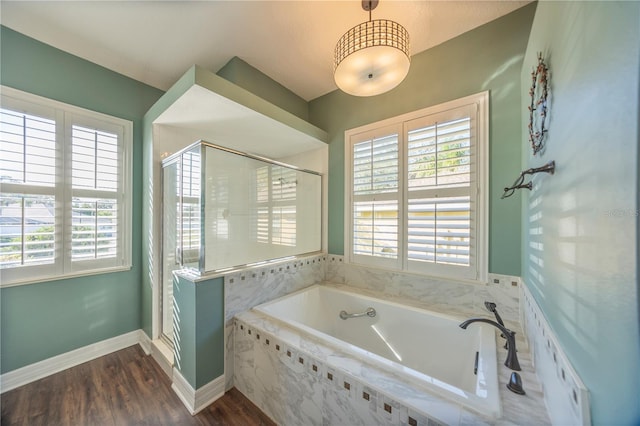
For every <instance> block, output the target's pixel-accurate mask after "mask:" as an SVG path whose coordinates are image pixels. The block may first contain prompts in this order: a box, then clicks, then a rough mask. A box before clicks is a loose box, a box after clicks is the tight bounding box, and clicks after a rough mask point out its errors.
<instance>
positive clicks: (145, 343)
mask: <svg viewBox="0 0 640 426" xmlns="http://www.w3.org/2000/svg"><path fill="white" fill-rule="evenodd" d="M138 336H139V339H138V343H140V347H141V348H142V350H143V351H144V354H145V355H151V339H150V338H149V336H147V333H145V332H144V331H143V330H142V329H140V330H138Z"/></svg>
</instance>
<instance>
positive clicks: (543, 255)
mask: <svg viewBox="0 0 640 426" xmlns="http://www.w3.org/2000/svg"><path fill="white" fill-rule="evenodd" d="M639 23H640V3H639V2H541V3H540V4H539V5H538V8H537V10H536V15H535V19H534V22H533V26H532V31H531V36H530V38H529V45H528V48H527V52H526V57H525V61H524V64H525V66H524V67H523V70H522V77H521V78H522V83H523V84H522V89H521V93H522V96H523V98H525V97H526V99H527V100H528V99H529V96H528V93H527V90H528V87H529V85H530V81H531V80H530V78H531V77H530V72H531V69H532V67H533V66H534V65H535V64H536V62H537V61H536V55H537V52H542V53H543V54H544V57H545V58H546V59H547V62H548V65H549V68H550V70H551V80H550V81H551V100H550V107H549V114H550V115H549V118H550V121H549V126H548V127H549V130H548V134H547V135H548V138H547V139H546V149H545V150H544V151H543V153H542V155H537V156H536V157H533V156H532V155H531V149H530V148H528V133H527V132H523V135H522V137H521V140H522V142H521V143H522V146H523V147H527V148H525V150H524V152H523V165H522V168H523V169H524V168H528V167H533V166H535V167H537V166H540V165H542V164H544V163H546V162H548V161H550V160H555V161H556V164H557V168H556V173H555V175H553V176H540V177H536V180H535V183H536V186H537V188H536V189H535V190H534V191H532V192H531V193H525V194H524V195H523V197H524V198H523V215H522V223H523V229H522V235H523V251H522V271H523V278H524V282H525V284H526V285H527V286H528V288H529V289H530V290H531V293H532V294H533V296H534V297H535V299H536V300H537V302H538V304H539V305H540V308H541V309H542V311H543V312H544V315H545V317H546V318H547V321H548V322H549V324H550V326H551V327H552V329H553V331H554V332H555V334H556V335H557V337H558V339H559V343H560V345H561V346H562V348H563V350H564V352H565V353H566V354H567V355H568V357H569V359H570V360H571V362H572V364H573V366H574V368H575V370H576V371H577V373H578V374H579V375H580V377H581V378H582V381H583V382H584V383H585V385H586V386H587V388H588V389H589V393H590V401H591V417H592V421H593V423H594V424H601V425H631V424H633V425H637V424H640V399H639V397H638V383H639V382H640V330H639V322H640V318H639V313H638V301H639V300H638V293H639V292H638V257H637V256H638V253H637V238H638V211H639V207H638V144H639V142H640V140H639V133H640V132H639V129H638V117H640V109H639V97H640V83H639V79H640V75H639V74H640V59H639V58H640V24H639ZM526 118H527V120H528V116H527V117H526ZM523 130H524V127H523ZM532 218H533V220H532ZM532 230H534V232H531V231H532ZM540 247H542V248H543V249H542V250H540V249H538V248H540ZM550 397H552V398H553V395H551V396H550Z"/></svg>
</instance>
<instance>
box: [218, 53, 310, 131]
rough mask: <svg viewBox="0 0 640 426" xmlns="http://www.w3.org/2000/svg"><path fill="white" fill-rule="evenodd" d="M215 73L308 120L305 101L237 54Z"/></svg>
mask: <svg viewBox="0 0 640 426" xmlns="http://www.w3.org/2000/svg"><path fill="white" fill-rule="evenodd" d="M216 74H218V75H219V76H220V77H222V78H224V79H226V80H229V81H230V82H232V83H233V84H236V85H238V86H240V87H242V88H243V89H246V90H248V91H249V92H251V93H253V94H254V95H257V96H260V97H261V98H262V99H265V100H267V101H269V102H271V103H273V104H275V105H277V106H279V107H280V108H282V109H284V110H286V111H289V112H290V113H291V114H294V115H297V116H298V117H300V118H302V119H303V120H309V104H308V103H307V101H305V100H304V99H302V98H301V97H300V96H298V95H296V94H295V93H293V92H292V91H291V90H289V89H287V88H286V87H284V86H283V85H282V84H280V83H278V82H277V81H275V80H274V79H272V78H271V77H269V76H267V75H265V74H264V73H262V72H261V71H260V70H258V69H256V68H254V67H252V66H251V65H249V64H248V63H246V62H245V61H243V60H242V59H240V58H238V57H237V56H234V57H233V58H231V60H230V61H229V62H227V63H226V64H225V66H223V67H222V68H220V70H218V72H217V73H216Z"/></svg>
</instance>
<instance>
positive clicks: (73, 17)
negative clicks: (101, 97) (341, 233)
mask: <svg viewBox="0 0 640 426" xmlns="http://www.w3.org/2000/svg"><path fill="white" fill-rule="evenodd" d="M527 3H529V1H442V0H441V1H396V0H382V1H381V2H380V4H379V5H378V7H377V8H376V9H375V10H374V11H373V19H377V18H378V19H381V18H385V19H391V20H395V21H397V22H399V23H400V24H402V25H403V26H405V28H406V29H407V30H408V31H409V34H410V37H411V53H412V54H416V53H418V52H421V51H424V50H426V49H429V48H430V47H433V46H435V45H438V44H440V43H442V42H444V41H446V40H448V39H451V38H453V37H455V36H457V35H460V34H462V33H464V32H466V31H469V30H471V29H473V28H475V27H478V26H480V25H482V24H485V23H487V22H489V21H491V20H494V19H496V18H498V17H500V16H502V15H505V14H507V13H509V12H511V11H513V10H515V9H518V8H520V7H522V6H524V5H525V4H527ZM367 19H368V14H367V13H366V12H364V11H363V10H362V7H361V4H360V1H358V0H348V1H344V0H343V1H318V0H315V1H314V0H299V1H269V0H262V1H239V0H236V1H117V0H110V1H42V2H40V1H7V0H2V1H1V2H0V22H1V23H2V25H5V26H7V27H9V28H12V29H14V30H15V31H18V32H20V33H23V34H25V35H28V36H30V37H33V38H35V39H37V40H40V41H42V42H44V43H47V44H50V45H52V46H54V47H57V48H59V49H62V50H64V51H67V52H69V53H72V54H74V55H77V56H80V57H82V58H85V59H87V60H89V61H91V62H94V63H97V64H99V65H102V66H104V67H106V68H109V69H111V70H114V71H117V72H119V73H121V74H124V75H126V76H129V77H131V78H134V79H136V80H139V81H142V82H144V83H147V84H149V85H151V86H154V87H157V88H159V89H163V90H166V89H168V88H169V87H171V85H172V84H173V83H174V82H175V81H176V80H177V79H178V78H179V77H180V76H181V75H182V74H184V73H185V72H186V71H187V69H188V68H189V67H190V66H191V65H193V64H197V65H200V66H202V67H204V68H206V69H209V70H211V71H214V72H216V71H217V70H219V69H220V68H221V67H222V66H223V65H224V64H226V63H227V61H229V60H230V59H231V58H232V57H234V56H238V57H239V58H241V59H243V60H244V61H246V62H248V63H249V64H251V65H252V66H254V67H255V68H257V69H259V70H260V71H262V72H263V73H265V74H267V75H268V76H269V77H271V78H273V79H274V80H276V81H278V82H279V83H280V84H282V85H283V86H285V87H287V88H288V89H290V90H292V91H293V92H295V93H296V94H298V95H299V96H300V97H302V98H304V99H305V100H311V99H314V98H316V97H318V96H321V95H323V94H325V93H328V92H330V91H333V90H335V89H336V86H335V83H334V81H333V63H332V61H333V49H334V47H335V44H336V42H337V41H338V39H339V38H340V37H341V36H342V34H344V33H345V32H346V31H347V30H349V29H350V28H351V27H353V26H355V25H358V24H360V23H361V22H364V21H366V20H367Z"/></svg>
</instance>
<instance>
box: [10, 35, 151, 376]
mask: <svg viewBox="0 0 640 426" xmlns="http://www.w3.org/2000/svg"><path fill="white" fill-rule="evenodd" d="M0 43H1V45H0V47H1V49H0V50H1V53H0V55H1V56H0V82H1V83H2V84H3V85H5V86H10V87H13V88H16V89H19V90H23V91H25V92H30V93H34V94H36V95H40V96H44V97H47V98H50V99H55V100H58V101H61V102H66V103H69V104H72V105H76V106H79V107H83V108H87V109H90V110H93V111H98V112H102V113H105V114H109V115H112V116H115V117H119V118H124V119H127V120H131V121H132V122H133V131H134V134H133V145H134V148H133V165H134V166H133V192H134V194H133V227H132V228H133V229H134V233H133V235H132V239H133V243H132V262H133V268H132V269H131V270H130V271H126V272H116V273H110V274H102V275H93V276H89V277H80V278H73V279H65V280H57V281H51V282H45V283H38V284H29V285H22V286H17V287H9V288H3V289H1V290H0V299H1V307H0V309H1V313H0V321H1V324H0V335H1V337H0V344H1V358H2V365H1V371H2V373H5V372H7V371H11V370H14V369H16V368H20V367H23V366H25V365H28V364H31V363H34V362H37V361H41V360H43V359H46V358H50V357H52V356H55V355H59V354H61V353H64V352H68V351H70V350H73V349H76V348H79V347H82V346H85V345H89V344H91V343H95V342H98V341H101V340H104V339H108V338H110V337H114V336H118V335H121V334H123V333H127V332H129V331H133V330H137V329H139V328H140V323H141V318H140V304H141V298H140V271H141V265H140V263H141V256H140V253H141V234H140V231H139V230H140V228H141V219H142V203H141V196H140V194H141V193H142V190H141V183H142V167H141V160H142V143H141V142H142V126H141V124H142V117H143V115H144V113H145V112H146V111H147V109H149V107H150V106H151V105H152V104H153V102H155V101H156V99H158V98H159V97H160V96H161V95H162V92H161V91H160V90H157V89H154V88H152V87H150V86H147V85H145V84H142V83H140V82H137V81H135V80H132V79H130V78H127V77H125V76H123V75H120V74H117V73H115V72H113V71H110V70H108V69H106V68H103V67H100V66H98V65H96V64H93V63H91V62H88V61H85V60H83V59H80V58H78V57H76V56H73V55H70V54H68V53H65V52H63V51H61V50H58V49H55V48H53V47H51V46H48V45H46V44H43V43H40V42H38V41H36V40H34V39H31V38H29V37H26V36H24V35H22V34H20V33H17V32H15V31H13V30H11V29H9V28H7V27H4V26H3V27H1V28H0Z"/></svg>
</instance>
